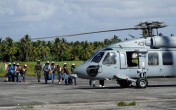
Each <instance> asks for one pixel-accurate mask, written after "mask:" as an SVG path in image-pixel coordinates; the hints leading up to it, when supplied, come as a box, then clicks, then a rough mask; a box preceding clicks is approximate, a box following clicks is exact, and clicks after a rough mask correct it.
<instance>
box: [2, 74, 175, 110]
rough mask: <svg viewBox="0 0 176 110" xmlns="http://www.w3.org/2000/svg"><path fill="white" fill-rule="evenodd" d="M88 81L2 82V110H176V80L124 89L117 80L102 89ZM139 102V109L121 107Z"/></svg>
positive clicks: (137, 107)
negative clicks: (71, 82)
mask: <svg viewBox="0 0 176 110" xmlns="http://www.w3.org/2000/svg"><path fill="white" fill-rule="evenodd" d="M88 82H89V81H88V80H84V79H77V85H64V84H63V82H62V84H58V82H57V80H55V82H54V84H52V83H51V81H49V84H44V80H42V82H40V83H38V82H37V80H36V78H34V77H32V78H27V81H26V82H19V83H17V82H4V78H1V79H0V110H90V109H91V110H117V109H119V110H151V109H152V110H169V109H176V78H165V79H159V78H158V79H149V87H147V88H146V89H137V88H135V87H131V88H125V89H122V88H120V87H119V85H117V83H116V81H115V80H110V81H105V87H104V88H101V87H99V85H98V83H99V82H98V81H97V82H96V85H97V86H96V87H95V88H93V87H90V86H89V85H88ZM119 102H125V103H130V102H135V103H136V105H135V106H122V107H121V106H118V105H117V103H119Z"/></svg>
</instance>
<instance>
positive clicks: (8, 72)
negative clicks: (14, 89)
mask: <svg viewBox="0 0 176 110" xmlns="http://www.w3.org/2000/svg"><path fill="white" fill-rule="evenodd" d="M11 66H12V64H11V63H9V65H8V67H7V69H6V73H7V78H8V79H7V81H12V73H11Z"/></svg>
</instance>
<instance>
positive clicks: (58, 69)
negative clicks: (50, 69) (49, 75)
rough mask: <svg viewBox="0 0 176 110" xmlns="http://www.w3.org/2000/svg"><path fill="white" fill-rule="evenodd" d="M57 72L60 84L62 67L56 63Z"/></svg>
mask: <svg viewBox="0 0 176 110" xmlns="http://www.w3.org/2000/svg"><path fill="white" fill-rule="evenodd" d="M56 68H57V73H58V83H59V84H61V79H62V72H61V71H62V68H61V67H60V66H59V64H58V65H57V67H56Z"/></svg>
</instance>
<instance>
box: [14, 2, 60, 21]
mask: <svg viewBox="0 0 176 110" xmlns="http://www.w3.org/2000/svg"><path fill="white" fill-rule="evenodd" d="M17 8H18V10H17V11H18V12H19V13H20V16H18V17H17V19H16V20H19V21H21V20H22V21H27V22H31V21H34V22H35V21H40V20H46V19H49V18H50V17H53V16H54V14H55V13H56V10H57V7H56V6H55V5H54V4H53V3H50V4H48V3H47V2H42V1H41V0H40V1H39V0H27V1H26V0H17Z"/></svg>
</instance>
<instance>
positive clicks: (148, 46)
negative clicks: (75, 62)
mask: <svg viewBox="0 0 176 110" xmlns="http://www.w3.org/2000/svg"><path fill="white" fill-rule="evenodd" d="M163 27H166V25H165V24H164V23H163V22H144V23H140V24H138V25H137V26H136V27H135V28H125V29H117V30H106V31H97V32H90V33H81V34H93V33H101V32H109V31H122V30H131V29H134V30H138V29H141V30H142V32H143V38H137V39H132V40H127V41H123V42H119V43H115V44H112V45H109V46H107V47H106V48H104V49H101V50H98V51H96V52H95V53H94V54H93V55H92V56H91V57H90V58H89V59H88V60H87V61H85V62H84V63H83V64H81V65H80V66H78V67H77V68H76V69H75V74H77V75H78V77H80V78H84V79H92V80H107V79H109V80H111V79H116V81H117V83H118V84H119V85H120V86H121V87H122V88H126V87H129V86H130V85H131V84H134V83H135V84H136V86H137V87H138V88H146V87H147V86H148V80H147V79H148V78H156V77H158V78H160V77H175V76H176V73H175V71H176V68H175V67H176V63H175V62H176V36H173V35H172V36H163V35H161V34H158V29H159V28H163ZM155 30H156V32H157V34H156V35H154V31H155Z"/></svg>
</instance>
